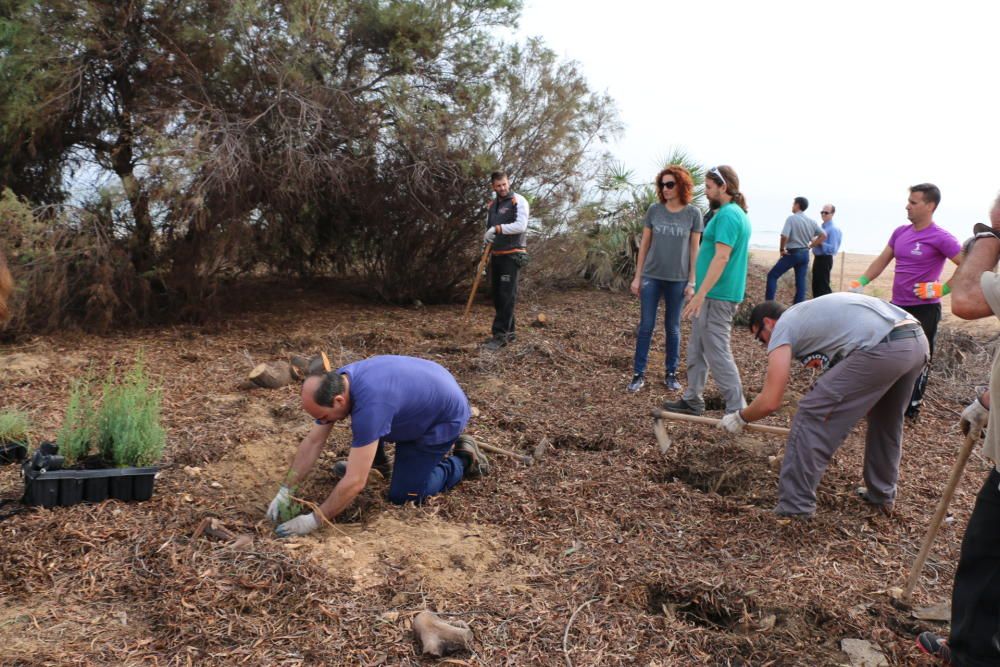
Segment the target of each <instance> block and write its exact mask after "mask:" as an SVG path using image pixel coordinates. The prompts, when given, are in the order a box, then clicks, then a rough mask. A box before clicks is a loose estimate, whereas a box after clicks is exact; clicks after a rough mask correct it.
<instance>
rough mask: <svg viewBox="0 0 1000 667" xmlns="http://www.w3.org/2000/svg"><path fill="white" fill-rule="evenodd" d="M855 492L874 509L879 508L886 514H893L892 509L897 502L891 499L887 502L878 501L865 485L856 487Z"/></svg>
mask: <svg viewBox="0 0 1000 667" xmlns="http://www.w3.org/2000/svg"><path fill="white" fill-rule="evenodd" d="M854 493H856V494H857V495H858V498H861V500H863V501H865V502H866V503H868V504H869V505H870V506H871V508H872V509H875V510H878V511H879V512H880V513H881V514H883V515H884V516H892V510H893V508H895V506H896V504H895V503H894V502H893V501H891V500H890V501H889V502H887V503H880V502H878V501H876V500H875V499H874V498H872V497H871V495H870V494H869V493H868V489H866V488H865V487H863V486H859V487H858V488H856V489H854Z"/></svg>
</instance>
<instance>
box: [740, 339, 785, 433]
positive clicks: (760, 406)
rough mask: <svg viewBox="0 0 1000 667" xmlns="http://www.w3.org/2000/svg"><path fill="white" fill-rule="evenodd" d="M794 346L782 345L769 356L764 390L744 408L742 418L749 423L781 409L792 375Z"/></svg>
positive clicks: (741, 413)
mask: <svg viewBox="0 0 1000 667" xmlns="http://www.w3.org/2000/svg"><path fill="white" fill-rule="evenodd" d="M791 366H792V346H791V345H782V346H781V347H779V348H777V349H775V350H772V351H771V353H770V354H768V355H767V374H766V375H765V376H764V388H763V389H761V391H760V393H759V394H757V396H756V397H754V399H753V402H751V403H750V405H748V406H747V407H745V408H743V410H742V412H740V416H742V417H743V419H744V420H746V421H748V422H753V421H757V420H758V419H763V418H764V417H766V416H768V415H769V414H771V413H772V412H774V411H775V410H777V409H778V408H780V407H781V400H782V399H783V398H784V396H785V387H786V386H788V377H789V375H790V374H791Z"/></svg>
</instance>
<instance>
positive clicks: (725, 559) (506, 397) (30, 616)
mask: <svg viewBox="0 0 1000 667" xmlns="http://www.w3.org/2000/svg"><path fill="white" fill-rule="evenodd" d="M760 276H761V272H760V271H759V270H755V271H754V280H753V282H752V284H751V293H754V294H755V293H756V292H754V290H759V291H761V292H762V291H763V285H762V283H761V281H760ZM331 293H332V290H330V289H320V288H316V289H306V290H302V289H290V290H277V289H265V290H261V291H260V292H257V293H255V294H254V295H253V298H252V299H244V300H242V301H240V300H236V299H234V300H233V301H232V302H231V305H230V311H231V312H229V313H227V314H224V315H223V316H222V318H221V320H220V323H217V324H213V325H208V326H177V327H170V328H163V329H147V330H140V331H132V332H127V333H125V332H123V333H119V334H116V335H112V336H107V337H95V336H88V335H80V334H66V335H62V336H51V337H38V338H35V339H32V340H31V341H29V342H27V343H24V344H21V345H18V346H14V347H8V348H6V349H3V350H2V354H3V355H10V354H12V353H17V354H21V355H25V356H23V357H21V358H19V360H18V364H19V365H18V366H17V369H16V370H14V369H7V370H5V371H3V372H2V373H0V404H2V405H3V406H5V407H9V406H17V407H21V408H24V409H27V410H28V411H29V412H30V413H31V415H32V417H33V419H34V421H35V423H36V426H37V428H36V430H37V433H38V434H39V435H43V436H51V435H53V434H54V433H55V431H56V430H57V428H58V425H59V422H60V420H61V417H62V412H63V410H64V403H65V400H66V397H67V394H68V383H69V381H70V379H72V378H73V377H76V376H78V375H80V374H81V373H82V372H83V371H84V370H85V368H86V367H87V366H88V365H91V364H92V365H93V366H94V368H95V370H96V371H97V372H98V373H103V372H104V371H105V370H106V368H107V367H108V365H109V364H112V363H114V364H122V365H124V364H128V363H130V361H131V359H132V358H133V355H134V354H135V353H136V351H137V350H140V349H142V350H144V351H145V353H146V358H147V360H148V363H149V367H150V369H151V372H152V373H153V374H154V375H155V376H156V377H157V378H158V379H159V380H160V381H161V382H162V383H163V386H164V392H165V402H164V422H165V425H166V427H167V429H168V431H169V451H168V455H167V460H166V463H165V465H164V468H163V472H162V474H161V477H160V479H159V480H158V481H157V487H156V492H155V495H154V498H153V499H152V500H151V501H149V502H145V503H136V504H122V503H119V502H116V501H109V502H106V503H103V504H100V505H78V506H75V507H71V508H58V509H54V510H42V509H31V510H28V511H25V512H22V513H19V514H16V515H14V516H11V517H9V518H6V519H5V520H3V521H0V572H2V576H0V644H2V646H3V651H2V653H0V656H2V657H0V662H2V664H5V665H13V664H25V665H67V664H108V665H111V664H113V665H121V664H129V665H132V664H135V665H138V664H159V665H187V664H199V665H233V664H252V665H298V664H310V665H312V664H328V665H334V664H336V665H341V664H343V665H381V664H385V665H415V664H431V661H427V660H424V659H421V658H420V657H419V656H418V654H417V649H416V647H415V644H414V642H413V640H412V638H411V632H410V630H409V628H410V623H411V620H412V618H413V616H414V615H415V614H416V613H417V612H418V611H419V610H421V609H424V608H430V609H433V610H437V611H439V612H442V613H445V614H454V615H456V616H457V617H458V618H462V619H464V620H466V621H468V622H469V623H470V624H471V625H472V627H473V629H474V631H475V635H476V640H475V650H474V652H473V653H472V654H471V655H465V656H459V659H457V660H453V661H451V662H447V663H439V664H459V665H461V664H468V665H472V664H477V665H478V664H484V665H529V664H531V665H555V664H572V665H635V664H638V665H836V664H842V663H846V661H847V658H846V656H845V655H844V654H842V653H841V652H840V651H839V642H840V640H841V639H843V638H861V639H867V640H870V641H872V642H874V643H876V644H877V645H878V646H879V647H880V648H881V649H882V650H883V651H884V652H885V653H886V655H887V656H888V658H889V660H890V662H891V664H894V665H927V664H930V663H929V662H927V661H925V660H923V659H922V658H921V657H920V656H918V655H917V653H916V652H915V650H914V649H913V644H912V642H913V637H914V635H915V633H917V632H918V631H920V630H922V629H925V628H928V627H933V626H932V625H929V624H927V623H926V622H918V621H914V620H913V619H911V618H909V617H908V616H907V615H905V614H904V613H902V612H900V611H897V610H896V609H894V608H893V607H892V606H890V604H889V603H888V598H887V596H886V593H885V591H886V589H887V588H889V587H890V586H895V585H900V584H901V582H902V581H903V579H904V578H905V576H906V574H907V571H908V567H909V564H910V562H911V561H912V559H913V557H914V555H915V553H916V551H917V548H918V546H919V543H920V539H921V537H922V535H923V532H924V530H925V529H926V527H927V522H928V520H929V517H930V514H931V512H932V510H933V507H934V504H935V503H936V501H937V498H938V494H939V493H940V491H941V489H942V488H943V486H944V483H945V480H946V478H947V475H948V472H949V469H950V467H951V463H952V461H953V459H954V455H955V452H956V450H957V448H958V445H959V442H960V437H959V435H958V433H957V428H956V423H957V411H959V410H960V409H961V407H962V405H963V404H964V402H965V401H966V400H968V398H969V397H970V396H971V395H972V385H974V384H975V381H976V380H977V379H979V380H980V381H982V379H984V378H978V376H977V375H976V374H977V373H985V372H986V370H985V368H986V367H985V366H984V363H985V362H984V359H985V358H987V356H988V354H989V351H988V349H987V348H986V345H985V344H984V343H983V342H982V341H977V340H975V339H972V338H969V337H968V336H965V337H962V336H958V335H945V336H944V338H943V340H944V343H943V346H944V347H943V348H942V349H943V350H944V352H942V355H941V357H942V358H946V359H951V360H953V361H955V360H963V359H964V362H965V366H966V368H971V369H972V370H971V371H970V372H969V373H966V372H965V371H962V370H955V369H954V368H942V369H939V370H938V371H937V372H936V375H935V376H933V377H932V381H931V388H930V392H929V401H928V405H927V407H926V408H925V411H924V414H923V415H922V417H921V419H920V421H919V422H917V423H916V424H908V425H907V426H906V434H905V438H906V441H905V446H904V458H903V464H902V471H901V480H900V487H899V489H900V490H899V494H900V495H899V500H898V510H897V513H896V515H895V516H894V517H892V518H891V519H887V518H884V517H878V516H873V515H872V513H871V512H870V511H868V510H867V509H866V508H865V507H864V506H863V504H862V503H860V502H859V501H858V500H857V499H856V498H855V497H854V496H853V489H854V487H855V486H857V485H858V484H859V483H860V472H861V456H862V444H863V436H862V432H861V430H860V428H856V429H855V431H854V432H853V433H852V435H851V436H850V437H849V438H848V441H847V443H846V445H845V446H844V447H843V448H842V449H841V450H840V451H839V452H838V454H837V455H836V456H835V457H834V459H833V461H832V463H831V465H830V468H829V470H828V471H827V473H826V475H825V477H824V480H823V483H822V485H821V487H820V490H819V512H818V514H817V517H816V519H815V520H813V521H811V522H808V523H801V522H791V521H788V520H781V519H779V518H777V517H775V516H774V515H773V514H772V513H771V511H770V509H771V507H772V506H773V504H774V502H775V498H776V477H777V471H776V469H775V466H774V465H773V464H771V463H769V457H775V456H777V457H780V454H781V450H782V442H781V441H780V440H776V439H773V438H763V437H757V436H742V437H738V438H731V437H724V436H723V435H722V434H720V433H719V432H718V431H716V430H714V429H711V428H703V427H694V428H690V427H687V426H684V425H671V426H670V429H671V432H672V436H673V439H674V442H675V444H674V447H673V449H672V450H670V451H669V452H668V453H667V455H666V456H665V457H661V456H660V454H659V453H658V451H657V448H656V446H655V442H654V439H653V436H652V430H651V422H650V418H649V417H648V414H649V410H650V408H651V407H654V406H656V405H657V404H658V403H659V402H660V401H662V400H663V399H664V398H667V393H666V392H665V391H664V390H663V389H662V385H660V386H659V387H657V382H658V381H659V380H660V375H659V372H658V371H657V369H659V368H662V364H663V356H662V349H663V342H662V337H661V336H660V335H658V336H657V337H656V338H655V339H654V343H653V353H652V355H651V359H650V369H651V372H650V373H649V377H650V379H651V380H652V382H651V383H650V384H651V385H652V386H651V387H647V388H646V389H644V390H643V391H642V392H640V393H639V394H638V395H635V396H630V395H627V394H625V392H624V386H625V384H626V382H627V380H628V377H629V375H630V372H631V359H632V354H633V346H634V334H633V331H634V326H635V323H636V322H637V320H638V304H637V302H636V300H635V299H633V298H631V297H629V296H627V295H623V294H618V293H608V292H596V291H591V290H584V289H581V290H569V291H562V292H558V293H557V292H545V291H538V290H534V291H532V290H529V291H528V293H527V295H526V298H524V299H523V300H522V305H521V306H520V307H519V314H520V316H521V318H522V320H525V321H526V320H527V319H528V318H529V316H530V315H531V314H532V313H535V312H538V311H544V312H545V313H546V314H547V315H548V317H549V321H550V323H551V324H550V325H549V326H548V327H547V328H545V329H531V328H527V327H522V328H521V330H520V340H519V341H518V342H517V344H516V345H514V346H512V347H510V348H508V349H506V350H504V351H503V352H501V353H500V354H496V355H492V354H487V353H483V352H481V351H480V350H479V348H478V347H477V345H476V343H477V342H478V341H479V340H480V339H482V338H483V337H484V335H485V333H486V331H487V327H488V323H489V319H490V317H491V313H492V309H491V307H490V306H489V305H488V303H486V302H485V301H484V302H481V303H479V304H478V305H477V306H476V308H475V310H474V318H473V319H472V324H470V325H465V324H464V323H463V322H462V319H461V311H462V308H461V306H458V305H455V306H440V307H428V308H400V307H389V306H381V305H371V304H365V303H361V302H357V301H354V300H351V299H349V298H346V297H345V298H333V297H331V296H330V294H331ZM784 296H785V297H787V296H788V295H787V294H785V295H784ZM241 303H252V305H250V306H246V307H242V306H241V305H240V304H241ZM685 336H686V328H685ZM317 349H326V350H329V351H331V352H332V353H333V356H334V357H335V358H336V360H337V361H344V360H349V359H353V358H358V357H362V356H367V355H371V354H379V353H399V354H410V355H417V356H421V357H425V358H429V359H434V360H437V361H439V362H441V363H442V364H444V365H445V366H446V367H448V368H449V369H450V370H451V371H452V372H453V373H454V374H455V375H456V377H457V378H458V380H459V382H460V383H461V384H462V386H463V387H464V388H465V390H466V392H467V393H468V395H469V397H470V399H471V401H472V403H473V405H475V406H477V407H478V408H479V409H480V410H481V415H480V416H479V417H478V418H477V419H474V420H473V422H472V423H471V424H470V430H471V432H472V433H473V434H474V435H476V436H477V437H479V438H482V439H483V440H485V441H487V442H490V443H493V444H497V445H504V446H508V447H511V448H515V449H520V450H523V451H526V452H527V451H531V449H532V448H533V447H534V445H535V444H536V443H537V442H538V441H539V440H540V439H541V438H543V437H545V438H548V439H549V440H550V441H551V442H552V443H553V445H554V448H553V449H552V450H551V452H550V453H549V455H548V457H547V458H546V459H544V460H543V461H542V462H541V463H540V464H538V465H536V466H535V467H532V468H526V467H523V466H521V465H519V464H517V463H513V462H511V461H509V460H504V459H495V465H494V474H492V475H491V476H490V477H488V478H485V479H482V480H477V481H468V482H465V483H463V484H461V485H460V486H459V487H458V488H456V489H455V490H454V491H452V492H450V493H447V494H444V495H442V496H440V497H438V498H435V499H433V501H432V502H430V503H429V504H428V505H426V506H424V507H420V508H414V507H408V508H398V507H394V506H391V505H389V504H388V503H387V502H386V501H385V500H384V499H383V498H382V495H381V490H382V489H381V488H380V486H379V485H378V484H374V485H373V486H372V487H371V488H368V489H366V490H365V491H364V492H363V493H362V496H361V497H360V498H359V500H358V501H357V502H356V503H355V505H354V506H353V507H352V508H351V509H350V510H349V511H347V512H346V513H345V514H344V515H343V516H342V517H339V518H338V522H337V528H336V529H329V528H328V529H326V530H324V531H322V532H320V533H318V534H317V535H315V536H310V537H307V538H301V539H295V540H289V541H282V540H278V539H276V538H275V537H274V536H273V533H272V527H271V526H270V525H269V524H267V523H266V522H264V521H263V520H262V514H263V511H264V507H265V505H266V503H267V501H268V499H269V498H270V496H271V495H272V494H273V493H274V491H275V490H276V487H277V485H278V483H279V480H280V477H281V473H282V471H283V469H284V467H285V465H286V463H287V460H288V458H289V457H290V456H291V454H292V452H293V451H294V449H295V446H296V444H297V442H298V440H299V439H300V438H301V437H302V435H303V434H304V433H305V432H306V431H307V430H308V427H309V422H308V420H307V419H306V418H305V416H304V415H303V414H302V413H301V412H300V411H299V408H298V398H297V390H296V389H295V388H292V387H289V388H286V389H282V390H275V391H268V390H263V389H259V390H252V391H240V390H239V389H237V387H236V385H237V383H238V380H239V379H240V378H241V377H242V376H244V375H245V373H246V372H247V371H248V370H249V369H250V368H251V367H252V364H253V363H254V362H259V361H262V360H267V359H273V358H280V357H281V356H283V355H285V354H287V353H289V352H309V351H313V350H317ZM734 351H735V354H736V355H737V359H738V362H739V363H740V366H741V369H742V370H743V377H744V383H745V386H746V389H747V392H748V394H749V395H750V396H753V395H754V394H756V393H757V391H758V390H759V388H760V384H761V381H762V377H763V368H764V362H765V359H764V355H763V351H762V349H761V348H760V346H759V345H758V344H756V343H755V342H754V341H753V338H752V337H751V336H750V335H749V333H748V332H746V331H745V330H743V329H738V330H736V331H735V332H734ZM31 360H34V362H33V363H28V362H29V361H31ZM946 376H947V377H946ZM809 380H810V377H809V376H808V374H807V373H805V372H803V373H799V374H797V375H796V377H795V378H794V387H793V389H792V390H791V391H790V392H789V395H788V398H789V401H790V403H789V405H788V406H786V407H785V408H783V410H782V411H781V413H780V414H779V415H777V416H775V417H772V418H771V419H770V420H769V421H770V423H774V424H779V425H781V424H787V423H788V421H789V419H790V415H791V414H792V413H793V411H794V402H795V397H796V396H798V395H801V392H803V391H804V390H805V389H806V388H807V385H808V382H809ZM715 416H718V413H715ZM334 433H335V438H334V439H333V440H334V442H332V443H331V447H330V450H331V451H330V453H329V456H327V457H326V458H324V459H323V461H324V462H325V463H328V462H330V461H332V459H333V456H334V453H335V452H343V451H344V449H345V448H346V445H347V442H348V435H349V434H348V431H347V429H346V428H338V429H335V431H334ZM185 466H187V467H188V468H187V470H185ZM323 467H324V470H323V471H320V472H319V473H318V474H317V475H316V476H315V477H314V479H313V480H312V481H311V483H310V484H308V485H307V487H306V488H305V489H304V490H303V492H302V493H303V494H304V495H305V496H306V497H307V498H309V499H311V500H315V501H319V500H321V499H322V498H323V496H324V495H325V493H326V492H327V491H328V490H329V488H330V485H331V484H332V480H331V478H330V475H329V473H328V472H326V471H325V470H326V468H327V466H326V465H324V466H323ZM986 470H987V468H986V465H985V463H984V462H983V461H982V460H980V459H978V458H974V459H973V460H972V461H971V462H970V466H969V470H968V471H967V473H966V475H965V478H964V480H963V482H962V484H961V486H960V488H959V490H958V493H957V495H956V497H955V500H954V502H953V505H952V513H953V515H954V518H955V521H954V522H950V523H948V524H947V525H945V526H944V527H943V529H942V532H941V534H940V536H939V537H938V540H937V543H936V545H935V549H934V552H933V555H932V557H931V559H930V562H929V565H928V567H927V569H926V571H925V576H924V578H923V579H922V581H921V586H920V587H919V589H918V590H917V593H916V595H915V599H916V602H917V603H918V604H920V603H927V602H930V601H938V600H941V599H947V598H948V596H949V594H950V587H951V579H952V577H953V574H954V564H955V561H956V558H957V553H958V546H959V540H960V537H961V534H962V531H963V529H964V526H965V523H966V521H967V518H968V514H969V511H970V509H971V505H972V502H973V499H974V495H975V492H976V491H977V489H978V487H979V485H980V483H981V481H982V478H983V476H984V473H985V472H986ZM20 484H21V483H20V481H19V480H18V478H17V473H16V470H15V466H4V467H3V468H2V469H0V495H2V497H4V498H9V499H14V498H16V497H17V496H18V495H19V493H20ZM17 507H18V506H17V505H16V504H8V505H6V506H5V507H4V508H2V510H0V512H5V511H8V510H10V509H12V508H13V509H17ZM205 517H216V518H218V519H220V520H222V521H223V523H224V524H225V525H226V526H228V527H229V528H230V529H232V530H235V531H239V532H245V533H249V534H252V535H253V537H254V540H253V544H252V546H250V547H249V548H248V549H246V550H233V549H231V548H228V547H226V546H224V545H223V544H222V543H220V542H218V541H213V540H210V539H206V538H198V539H194V538H193V537H192V535H193V533H194V531H195V528H196V526H197V525H198V524H199V522H201V521H202V519H204V518H205ZM574 612H576V616H575V617H573V615H574ZM571 618H572V619H573V622H572V624H571V625H570V619H571Z"/></svg>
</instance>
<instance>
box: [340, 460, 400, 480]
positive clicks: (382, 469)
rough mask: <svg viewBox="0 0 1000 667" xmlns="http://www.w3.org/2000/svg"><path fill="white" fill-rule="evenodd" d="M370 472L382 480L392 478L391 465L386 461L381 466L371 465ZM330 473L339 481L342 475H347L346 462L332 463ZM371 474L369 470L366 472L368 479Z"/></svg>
mask: <svg viewBox="0 0 1000 667" xmlns="http://www.w3.org/2000/svg"><path fill="white" fill-rule="evenodd" d="M372 470H374V471H375V472H377V473H378V474H379V475H381V476H382V479H386V480H388V479H391V478H392V464H391V463H389V462H388V461H386V462H385V463H382V464H376V465H373V466H372ZM331 472H332V473H333V476H334V477H336V478H337V479H340V478H341V477H343V476H344V475H346V474H347V461H346V460H344V459H341V460H339V461H337V462H336V463H334V464H333V470H332V471H331ZM371 474H372V473H371V470H370V471H369V472H368V475H369V477H370V476H371Z"/></svg>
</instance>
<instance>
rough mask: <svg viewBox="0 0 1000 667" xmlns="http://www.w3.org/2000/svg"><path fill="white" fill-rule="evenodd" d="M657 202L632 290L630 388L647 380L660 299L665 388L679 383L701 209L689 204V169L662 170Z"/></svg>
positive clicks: (691, 186) (646, 228) (645, 225)
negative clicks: (634, 327) (636, 313)
mask: <svg viewBox="0 0 1000 667" xmlns="http://www.w3.org/2000/svg"><path fill="white" fill-rule="evenodd" d="M654 184H655V187H656V195H657V199H659V202H657V203H655V204H653V205H652V206H650V207H649V209H648V210H647V211H646V219H645V222H644V223H643V230H642V241H641V242H640V244H639V258H638V259H637V260H636V265H635V279H634V280H633V281H632V286H631V287H632V294H635V295H636V296H638V297H639V303H640V308H641V315H640V317H639V328H638V331H637V333H636V340H635V360H634V362H633V371H632V372H633V376H632V381H631V382H629V385H628V391H629V392H630V393H634V392H637V391H639V390H640V389H642V387H643V385H644V384H645V383H646V381H645V375H646V361H647V358H648V356H649V343H650V341H651V340H652V338H653V327H654V326H656V311H657V308H658V307H659V305H660V299H663V301H664V302H665V305H666V314H665V316H664V329H665V330H666V347H667V350H666V356H667V358H666V374H665V375H664V379H663V383H664V384H665V385H666V387H667V389H669V390H671V391H676V390H678V389H680V388H681V383H680V382H678V380H677V362H678V361H679V360H680V349H681V309H682V308H683V306H684V301H685V299H689V298H691V295H692V294H694V262H693V261H691V258H693V257H697V255H698V244H699V243H700V242H701V232H702V230H703V229H704V228H705V227H704V224H703V223H702V216H701V210H700V209H699V208H698V207H697V206H694V205H693V204H691V199H692V198H693V197H694V182H693V181H692V179H691V173H690V172H689V171H688V170H687V169H685V168H684V167H682V166H680V165H679V164H672V165H670V166H669V167H667V168H666V169H664V170H663V171H661V172H660V173H659V174H658V175H657V177H656V180H655V181H654Z"/></svg>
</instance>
